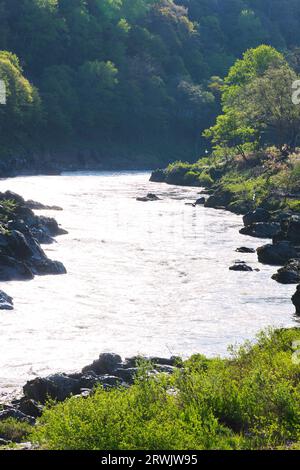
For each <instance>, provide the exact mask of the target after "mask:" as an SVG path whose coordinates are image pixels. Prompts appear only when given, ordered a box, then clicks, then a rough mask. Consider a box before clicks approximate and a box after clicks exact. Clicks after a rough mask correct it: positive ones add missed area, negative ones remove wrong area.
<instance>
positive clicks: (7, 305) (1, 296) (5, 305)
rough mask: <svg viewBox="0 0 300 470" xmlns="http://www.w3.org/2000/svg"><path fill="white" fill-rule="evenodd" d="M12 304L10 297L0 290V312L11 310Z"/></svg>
mask: <svg viewBox="0 0 300 470" xmlns="http://www.w3.org/2000/svg"><path fill="white" fill-rule="evenodd" d="M13 309H14V303H13V299H12V297H10V296H9V295H7V294H5V292H3V291H2V290H0V310H13Z"/></svg>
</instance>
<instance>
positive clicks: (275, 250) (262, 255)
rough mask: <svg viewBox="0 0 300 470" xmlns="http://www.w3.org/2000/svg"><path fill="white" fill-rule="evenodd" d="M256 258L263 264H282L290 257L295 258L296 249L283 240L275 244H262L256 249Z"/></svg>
mask: <svg viewBox="0 0 300 470" xmlns="http://www.w3.org/2000/svg"><path fill="white" fill-rule="evenodd" d="M257 255H258V260H259V261H260V262H261V263H263V264H270V265H274V266H283V265H284V264H286V263H287V262H288V261H289V260H290V259H293V258H297V257H298V253H297V251H296V249H295V248H294V247H293V245H291V244H290V243H289V242H286V241H283V242H279V243H277V244H276V245H271V244H268V245H264V246H261V247H260V248H258V249H257Z"/></svg>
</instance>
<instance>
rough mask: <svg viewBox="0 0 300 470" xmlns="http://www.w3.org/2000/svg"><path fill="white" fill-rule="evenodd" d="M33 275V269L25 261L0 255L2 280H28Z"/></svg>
mask: <svg viewBox="0 0 300 470" xmlns="http://www.w3.org/2000/svg"><path fill="white" fill-rule="evenodd" d="M33 277H34V276H33V273H32V271H31V269H30V268H29V267H28V266H27V265H26V264H25V263H24V262H22V261H18V260H16V259H15V258H11V257H10V256H5V255H0V281H28V280H30V279H33Z"/></svg>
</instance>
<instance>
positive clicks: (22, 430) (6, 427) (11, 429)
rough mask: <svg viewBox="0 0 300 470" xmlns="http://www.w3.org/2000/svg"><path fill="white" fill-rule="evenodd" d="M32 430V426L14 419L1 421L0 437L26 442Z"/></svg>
mask: <svg viewBox="0 0 300 470" xmlns="http://www.w3.org/2000/svg"><path fill="white" fill-rule="evenodd" d="M31 431H32V426H30V425H29V424H27V423H20V422H19V421H16V420H14V419H7V420H5V421H0V438H1V439H5V440H7V441H12V442H24V441H25V440H26V439H27V438H28V436H29V434H30V433H31Z"/></svg>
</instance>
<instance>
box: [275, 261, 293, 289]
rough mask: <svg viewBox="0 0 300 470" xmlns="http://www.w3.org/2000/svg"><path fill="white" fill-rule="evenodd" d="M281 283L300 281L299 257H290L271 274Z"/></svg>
mask: <svg viewBox="0 0 300 470" xmlns="http://www.w3.org/2000/svg"><path fill="white" fill-rule="evenodd" d="M272 279H274V280H275V281H277V282H280V283H281V284H299V283H300V259H291V260H290V261H289V262H288V263H287V264H286V265H285V266H284V267H283V268H281V269H279V270H278V271H277V273H276V274H274V275H273V276H272Z"/></svg>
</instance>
